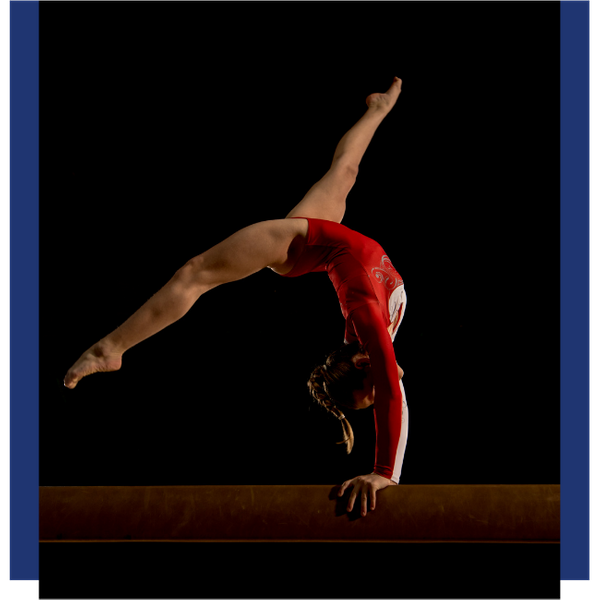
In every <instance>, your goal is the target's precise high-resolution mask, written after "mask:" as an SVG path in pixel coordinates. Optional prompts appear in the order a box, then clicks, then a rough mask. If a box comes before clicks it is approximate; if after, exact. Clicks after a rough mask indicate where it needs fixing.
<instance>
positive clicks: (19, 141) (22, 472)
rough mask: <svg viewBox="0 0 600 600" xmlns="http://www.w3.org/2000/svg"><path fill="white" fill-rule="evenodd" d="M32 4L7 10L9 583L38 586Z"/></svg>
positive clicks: (35, 29) (35, 16)
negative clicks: (17, 581) (30, 582)
mask: <svg viewBox="0 0 600 600" xmlns="http://www.w3.org/2000/svg"><path fill="white" fill-rule="evenodd" d="M38 75H39V3H38V2H11V3H10V331H11V336H10V559H11V560H10V578H11V579H21V580H23V579H28V580H36V579H39V554H38V546H39V475H38V474H39V435H38V431H39V425H38V423H39V356H38V352H39V339H38V335H39V318H38V309H39V283H38V279H39V277H38V274H39V235H38V231H39V219H38V198H39V76H38Z"/></svg>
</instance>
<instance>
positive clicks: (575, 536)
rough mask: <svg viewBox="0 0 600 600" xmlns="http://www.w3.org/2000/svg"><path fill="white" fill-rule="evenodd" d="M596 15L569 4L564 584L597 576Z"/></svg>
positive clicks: (564, 172)
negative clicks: (593, 517) (592, 94)
mask: <svg viewBox="0 0 600 600" xmlns="http://www.w3.org/2000/svg"><path fill="white" fill-rule="evenodd" d="M589 13H590V7H589V2H561V6H560V399H561V410H560V423H561V427H560V432H561V434H560V442H561V443H560V457H561V462H560V479H561V512H560V519H561V521H560V524H561V530H560V535H561V553H560V561H561V563H560V569H561V571H560V578H561V580H582V579H583V580H585V579H589V578H590V564H589V563H590V560H589V559H590V554H589V545H590V534H589V530H590V517H589V510H590V504H589V495H590V484H589V473H590V458H589V456H590V438H589V396H590V389H589V331H590V323H589V309H590V306H589V250H590V244H589V242H590V240H589V129H590V128H589V22H590V21H589Z"/></svg>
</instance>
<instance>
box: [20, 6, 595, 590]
mask: <svg viewBox="0 0 600 600" xmlns="http://www.w3.org/2000/svg"><path fill="white" fill-rule="evenodd" d="M560 8H561V34H560V35H561V57H560V60H561V82H560V84H561V91H560V93H561V189H560V194H561V280H560V282H561V283H560V285H561V289H560V299H561V314H560V318H561V328H560V335H561V370H560V394H561V484H562V486H561V541H562V543H561V579H563V580H586V579H589V183H588V182H589V2H587V1H581V2H580V1H576V2H561V7H560ZM10 34H11V39H10V110H11V113H10V127H11V137H10V155H11V166H10V180H11V191H10V195H11V198H10V211H11V213H10V232H11V240H10V268H11V272H10V273H11V274H10V307H11V308H10V310H11V314H10V326H11V339H10V356H11V367H10V378H11V388H10V408H11V415H10V431H11V438H10V509H11V513H10V525H11V538H10V558H11V564H10V578H11V579H15V580H37V579H38V578H39V557H38V539H39V524H38V515H39V496H38V489H39V488H38V486H39V483H38V472H39V456H38V452H39V436H38V418H39V405H38V401H39V375H38V361H39V357H38V350H39V340H38V332H39V318H38V311H39V297H38V291H39V285H38V269H39V257H38V252H39V236H38V230H39V219H38V215H39V212H38V210H39V206H38V199H39V137H38V135H39V78H38V74H39V3H38V2H15V1H14V0H13V1H11V3H10ZM15 332H18V335H15Z"/></svg>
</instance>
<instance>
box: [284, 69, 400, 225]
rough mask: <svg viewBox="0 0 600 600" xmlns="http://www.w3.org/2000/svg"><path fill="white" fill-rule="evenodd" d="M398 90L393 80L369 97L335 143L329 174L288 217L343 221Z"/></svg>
mask: <svg viewBox="0 0 600 600" xmlns="http://www.w3.org/2000/svg"><path fill="white" fill-rule="evenodd" d="M401 88H402V80H401V79H398V77H395V78H394V82H393V83H392V85H391V86H390V88H389V89H388V91H387V92H385V93H384V94H371V95H370V96H368V98H367V106H368V109H367V111H366V112H365V114H364V115H363V116H362V117H361V118H360V119H359V121H358V122H357V123H355V125H354V126H353V127H352V128H351V129H350V130H349V131H348V132H347V133H346V134H345V135H344V137H343V138H342V139H341V140H340V142H339V143H338V145H337V147H336V149H335V153H334V155H333V161H332V163H331V167H330V168H329V171H327V173H325V175H324V176H323V177H322V178H321V179H320V180H319V181H317V183H315V184H314V185H313V186H312V187H311V188H310V190H309V191H308V192H307V193H306V195H305V196H304V198H302V200H301V201H300V202H299V203H298V204H297V205H296V206H295V207H294V208H293V209H292V211H291V212H290V213H289V214H288V215H287V216H288V217H309V218H313V219H325V220H327V221H335V222H337V223H341V222H342V218H343V216H344V213H345V211H346V197H347V196H348V194H349V193H350V190H351V189H352V187H353V186H354V183H355V182H356V176H357V175H358V166H359V164H360V161H361V160H362V157H363V156H364V154H365V151H366V150H367V147H368V146H369V143H370V142H371V140H372V139H373V135H374V134H375V131H376V130H377V128H378V127H379V125H380V124H381V122H382V121H383V119H384V118H385V116H386V115H387V114H388V113H389V112H390V110H392V108H393V107H394V105H395V104H396V101H397V100H398V96H399V95H400V91H401Z"/></svg>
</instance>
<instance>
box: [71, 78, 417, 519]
mask: <svg viewBox="0 0 600 600" xmlns="http://www.w3.org/2000/svg"><path fill="white" fill-rule="evenodd" d="M401 87H402V81H401V80H400V79H399V78H398V77H395V78H394V81H393V83H392V85H391V86H390V88H389V89H388V90H387V92H385V93H375V94H371V95H370V96H368V97H367V99H366V103H367V107H368V108H367V111H366V112H365V114H364V115H363V116H362V117H361V118H360V120H359V121H358V122H357V123H356V124H355V125H354V126H353V127H352V128H351V129H350V130H349V131H348V132H347V133H346V134H345V135H344V137H342V139H341V140H340V142H339V143H338V145H337V147H336V150H335V153H334V156H333V161H332V164H331V167H330V168H329V170H328V171H327V173H326V174H325V175H324V176H323V177H322V178H321V179H320V180H319V181H318V182H317V183H315V185H313V186H312V188H311V189H310V190H309V191H308V192H307V194H306V195H305V196H304V198H303V199H302V200H301V201H300V202H299V203H298V204H297V205H296V206H295V207H294V208H293V209H292V211H291V212H290V213H289V214H288V215H287V217H286V218H285V219H276V220H271V221H263V222H260V223H255V224H254V225H250V226H249V227H245V228H244V229H241V230H240V231H238V232H236V233H234V234H233V235H232V236H230V237H228V238H227V239H225V240H224V241H222V242H221V243H219V244H217V245H216V246H213V247H212V248H210V249H209V250H207V251H206V252H203V253H202V254H199V255H198V256H196V257H194V258H192V259H191V260H189V261H188V262H187V263H186V264H185V265H183V267H181V268H180V269H179V270H178V271H177V272H176V273H175V275H174V276H173V277H172V278H171V280H170V281H169V282H168V283H167V284H166V285H165V286H164V287H163V288H162V289H160V290H159V291H158V292H157V293H156V294H155V295H154V296H152V298H150V300H148V301H147V302H146V303H145V304H144V305H143V306H142V307H141V308H140V309H138V310H137V311H136V312H135V313H134V314H133V315H132V316H131V317H129V319H127V320H126V321H125V322H124V323H123V324H122V325H121V326H119V327H117V329H115V330H114V331H113V332H112V333H110V334H109V335H107V336H106V337H104V338H103V339H101V340H100V341H98V342H97V343H96V344H94V345H93V346H92V347H91V348H89V349H88V350H87V351H86V352H84V353H83V354H82V355H81V357H80V358H79V359H78V360H77V362H75V364H74V365H73V366H72V367H71V368H70V369H69V370H68V372H67V374H66V376H65V379H64V385H65V386H66V387H67V388H69V389H73V388H75V386H76V385H77V383H78V382H79V381H80V380H81V379H82V378H83V377H86V376H88V375H91V374H93V373H98V372H108V371H116V370H118V369H120V368H121V359H122V356H123V353H124V352H126V351H127V350H129V349H130V348H132V347H133V346H135V345H136V344H138V343H139V342H141V341H143V340H145V339H146V338H148V337H150V336H152V335H154V334H155V333H157V332H158V331H160V330H162V329H164V328H165V327H167V325H170V324H171V323H174V322H175V321H177V320H178V319H180V318H181V317H183V316H184V315H185V314H186V313H187V312H188V310H189V309H190V308H191V307H192V305H193V304H194V303H195V302H196V300H198V298H199V297H200V296H201V295H202V294H204V293H206V292H208V291H209V290H211V289H213V288H215V287H217V286H219V285H221V284H223V283H227V282H230V281H236V280H239V279H242V278H244V277H247V276H249V275H252V274H253V273H256V272H258V271H260V270H261V269H264V268H266V267H268V268H270V269H272V270H273V271H274V272H275V273H277V274H279V275H283V276H286V277H296V276H299V275H302V274H304V273H309V272H315V271H326V272H327V273H328V275H329V278H330V279H331V281H332V283H333V285H334V288H335V290H336V293H337V295H338V298H339V301H340V306H341V308H342V313H343V315H344V317H345V319H346V331H345V340H344V345H343V346H342V347H341V348H340V349H339V350H336V351H335V352H333V353H332V354H330V355H329V357H328V358H327V360H326V363H325V364H324V365H322V366H320V367H317V368H316V369H315V370H314V371H313V373H312V375H311V376H310V380H309V382H308V387H309V390H310V392H311V394H312V396H313V397H314V398H315V400H316V401H317V402H319V403H320V404H321V405H323V406H324V407H325V408H326V409H327V410H328V411H330V412H331V413H333V414H334V415H335V416H336V417H337V418H339V419H340V422H341V423H342V426H343V429H344V440H343V441H342V442H340V443H345V444H346V448H347V451H348V452H349V451H350V450H351V449H352V444H353V434H352V428H351V427H350V424H349V423H348V420H347V419H346V418H345V416H344V414H343V412H342V411H341V409H340V407H349V408H354V409H358V408H366V407H368V406H371V405H372V404H374V405H375V406H374V411H375V427H376V435H377V438H376V439H377V442H376V452H375V466H374V469H373V472H372V473H371V474H368V475H361V476H358V477H354V478H353V479H350V480H348V481H345V482H344V483H343V484H342V485H341V487H340V489H339V491H338V495H339V496H343V494H344V493H345V491H346V490H348V489H350V490H351V493H350V495H349V499H348V504H347V510H348V511H351V510H352V509H353V507H354V503H355V500H356V499H357V498H359V497H360V502H361V514H362V515H363V516H364V515H366V514H367V509H368V508H370V509H371V510H374V509H375V505H376V492H377V491H378V490H381V489H384V488H386V487H387V486H388V485H393V484H397V483H398V480H399V477H400V470H401V467H402V460H403V457H404V450H405V447H406V438H407V425H408V422H407V421H408V409H407V406H406V400H405V398H404V388H403V386H402V382H401V377H402V375H403V373H402V370H401V369H400V367H399V366H398V365H397V363H396V358H395V354H394V348H393V345H392V341H393V339H394V337H395V335H396V331H397V330H398V326H399V325H400V321H401V320H402V317H403V315H404V310H405V308H406V295H405V293H404V284H403V281H402V278H401V277H400V275H399V274H398V273H397V271H396V270H395V269H394V267H393V266H392V263H391V262H390V259H389V258H388V257H387V255H386V254H385V252H384V251H383V249H382V248H381V246H379V244H377V243H376V242H374V241H373V240H371V239H369V238H367V237H365V236H363V235H361V234H359V233H357V232H355V231H352V230H351V229H348V228H347V227H345V226H344V225H341V221H342V217H343V216H344V212H345V209H346V197H347V195H348V193H349V192H350V190H351V188H352V187H353V185H354V183H355V181H356V176H357V174H358V167H359V163H360V161H361V159H362V157H363V155H364V153H365V151H366V149H367V147H368V145H369V143H370V141H371V139H372V138H373V135H374V133H375V131H376V129H377V128H378V127H379V125H380V124H381V122H382V121H383V119H384V118H385V116H386V115H387V114H388V113H389V111H390V110H391V109H392V108H393V106H394V105H395V103H396V101H397V99H398V96H399V95H400V91H401Z"/></svg>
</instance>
